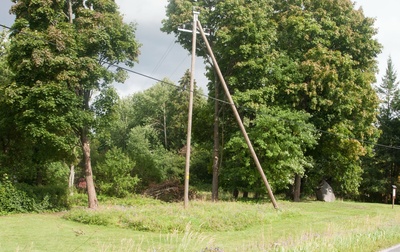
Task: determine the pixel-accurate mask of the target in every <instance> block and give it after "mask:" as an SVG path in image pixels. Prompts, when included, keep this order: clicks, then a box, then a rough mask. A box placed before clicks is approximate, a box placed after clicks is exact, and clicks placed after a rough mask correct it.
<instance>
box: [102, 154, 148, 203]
mask: <svg viewBox="0 0 400 252" xmlns="http://www.w3.org/2000/svg"><path fill="white" fill-rule="evenodd" d="M134 166H135V163H134V162H133V161H131V160H130V158H129V157H127V156H126V155H125V154H124V153H123V152H122V151H121V150H120V149H118V148H115V147H114V148H112V149H111V150H109V151H108V152H107V153H106V154H105V157H104V160H103V161H102V162H99V163H97V165H96V168H95V171H96V181H97V186H98V189H99V193H100V194H105V195H108V196H115V197H126V196H128V195H130V194H132V193H134V192H135V187H136V185H137V184H138V182H139V181H140V179H139V178H138V177H137V176H132V170H133V168H134Z"/></svg>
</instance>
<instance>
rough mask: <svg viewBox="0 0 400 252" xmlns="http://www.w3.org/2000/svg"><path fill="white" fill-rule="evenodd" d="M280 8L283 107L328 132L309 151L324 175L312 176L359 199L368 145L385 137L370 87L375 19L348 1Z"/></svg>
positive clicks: (278, 81)
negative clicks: (362, 160)
mask: <svg viewBox="0 0 400 252" xmlns="http://www.w3.org/2000/svg"><path fill="white" fill-rule="evenodd" d="M274 9H275V12H274V19H275V20H276V22H277V24H278V27H277V38H278V41H279V43H277V44H276V45H277V50H278V51H279V52H280V55H281V56H282V57H281V58H280V60H279V61H278V62H277V63H278V67H277V68H276V70H275V72H274V73H273V76H274V77H273V78H274V79H275V82H276V84H278V85H276V88H277V94H278V97H279V99H277V101H278V102H279V104H283V105H286V106H287V105H289V106H292V107H293V108H295V109H297V110H305V111H307V112H308V113H310V114H312V115H313V116H312V118H311V122H312V123H313V124H314V125H315V127H316V128H318V129H320V130H323V131H324V132H327V133H324V134H323V135H322V136H321V138H320V139H319V142H318V145H319V147H318V148H316V149H315V150H314V151H312V152H310V154H311V155H312V156H313V158H314V160H315V162H316V167H317V169H314V170H313V171H310V172H309V173H308V175H309V176H310V177H312V179H314V180H315V181H318V180H320V179H322V178H324V179H328V180H330V181H331V182H332V185H333V187H334V189H335V191H336V192H338V193H344V194H346V193H347V194H351V193H354V194H357V190H358V186H359V185H360V182H361V174H362V168H361V163H360V158H361V157H362V156H364V155H366V154H368V152H369V151H370V148H369V147H368V146H365V145H363V144H362V141H364V140H368V141H371V142H373V141H375V139H376V136H377V133H378V132H377V129H376V127H375V126H374V123H375V122H376V111H377V106H378V97H377V96H376V94H375V92H374V91H373V89H372V86H371V84H372V83H373V82H374V81H375V79H374V73H375V71H376V56H377V55H378V53H379V52H380V49H381V46H380V45H379V43H378V42H377V41H376V39H375V38H374V36H375V34H376V29H375V28H374V27H373V22H374V20H373V19H371V18H367V17H365V16H364V14H363V12H362V10H355V9H354V4H353V3H352V2H351V1H349V0H340V1H328V0H326V1H325V0H323V1H291V2H287V1H277V2H276V3H275V4H274ZM328 132H329V133H328ZM355 139H358V140H355ZM315 171H318V172H317V173H314V172H315Z"/></svg>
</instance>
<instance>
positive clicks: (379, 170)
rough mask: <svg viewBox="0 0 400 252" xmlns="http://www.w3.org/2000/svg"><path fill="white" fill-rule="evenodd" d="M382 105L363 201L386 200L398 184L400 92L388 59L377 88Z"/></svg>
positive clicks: (399, 162)
mask: <svg viewBox="0 0 400 252" xmlns="http://www.w3.org/2000/svg"><path fill="white" fill-rule="evenodd" d="M377 92H378V95H379V96H380V98H381V99H380V100H381V104H380V107H379V115H378V119H379V121H378V127H379V130H380V132H381V134H380V136H379V139H378V144H380V146H376V147H375V148H374V156H372V157H368V158H366V159H365V160H364V161H365V162H364V163H365V174H364V176H363V177H364V179H363V182H362V192H363V196H365V197H363V199H364V200H368V201H370V200H375V201H380V202H381V201H386V200H388V199H389V198H390V194H391V188H392V185H398V183H399V175H400V159H399V150H398V149H397V146H399V145H400V135H399V133H398V129H399V127H400V117H399V115H400V114H399V112H400V107H399V100H400V89H399V82H398V81H397V72H396V70H395V68H394V65H393V62H392V60H391V58H390V57H389V59H388V61H387V68H386V72H385V75H384V77H383V78H382V82H381V83H380V85H379V86H378V87H377Z"/></svg>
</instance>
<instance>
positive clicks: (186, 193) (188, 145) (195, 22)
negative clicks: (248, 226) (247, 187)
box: [178, 9, 278, 209]
mask: <svg viewBox="0 0 400 252" xmlns="http://www.w3.org/2000/svg"><path fill="white" fill-rule="evenodd" d="M199 14H200V13H199V12H197V11H195V10H194V9H193V27H192V28H193V29H192V30H186V29H178V30H180V31H186V32H192V36H193V37H192V64H191V74H190V90H189V91H190V92H189V115H188V130H187V143H186V163H185V191H184V202H185V203H184V206H185V208H187V207H188V205H189V168H190V152H191V134H192V116H193V93H194V68H195V56H196V34H197V28H199V30H200V34H201V36H202V37H203V40H204V42H205V43H206V46H207V50H208V53H209V54H210V56H211V59H212V61H213V64H214V67H215V70H216V71H217V74H218V77H219V79H220V81H221V84H222V87H223V88H224V91H225V95H226V96H227V98H228V100H229V104H230V106H231V108H232V111H233V113H234V115H235V118H236V121H237V123H238V124H239V127H240V130H241V132H242V134H243V137H244V138H245V141H246V143H247V146H248V147H249V150H250V153H251V156H252V157H253V160H254V162H255V164H256V167H257V170H258V172H259V173H260V175H261V178H262V180H263V182H264V184H265V187H266V188H267V191H268V195H269V197H270V198H271V201H272V204H273V206H274V208H275V209H277V208H278V204H277V203H276V200H275V197H274V194H273V192H272V189H271V186H270V185H269V183H268V180H267V177H266V176H265V174H264V170H263V169H262V167H261V164H260V161H259V160H258V157H257V154H256V152H255V151H254V148H253V145H252V143H251V141H250V138H249V136H248V135H247V132H246V129H245V127H244V125H243V122H242V119H241V118H240V115H239V113H238V111H237V109H236V106H235V103H234V102H233V99H232V96H231V94H230V92H229V89H228V86H227V85H226V82H225V79H224V76H223V75H222V73H221V70H220V68H219V65H218V62H217V60H216V59H215V56H214V53H213V51H212V49H211V46H210V44H209V43H208V40H207V37H206V33H205V32H204V30H203V27H202V26H201V23H200V21H199V20H198V15H199Z"/></svg>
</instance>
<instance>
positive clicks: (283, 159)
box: [221, 107, 318, 192]
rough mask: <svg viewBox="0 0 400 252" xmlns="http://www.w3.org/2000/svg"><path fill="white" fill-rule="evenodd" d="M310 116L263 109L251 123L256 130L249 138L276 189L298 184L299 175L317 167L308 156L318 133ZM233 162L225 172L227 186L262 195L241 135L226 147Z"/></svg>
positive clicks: (274, 108) (273, 108)
mask: <svg viewBox="0 0 400 252" xmlns="http://www.w3.org/2000/svg"><path fill="white" fill-rule="evenodd" d="M309 117H310V116H309V115H307V114H306V113H301V112H297V111H293V110H288V109H287V110H284V109H281V108H279V107H268V108H266V107H263V108H260V111H259V112H258V113H256V116H255V118H254V119H253V120H249V122H248V123H249V124H251V125H252V127H251V128H250V129H249V130H248V134H249V137H250V138H251V139H255V141H254V149H255V151H256V153H257V155H258V158H259V160H260V163H261V165H262V166H263V168H264V172H265V174H266V176H267V177H268V178H273V179H272V180H270V183H271V185H272V187H273V188H274V190H282V189H285V188H287V186H288V185H291V184H293V183H294V176H295V174H299V175H304V174H305V170H306V169H311V168H312V167H313V165H314V164H313V160H312V158H311V157H309V156H307V155H306V152H307V150H309V149H311V148H313V147H314V146H315V145H316V143H317V139H318V134H316V132H315V128H314V127H313V125H312V124H310V123H307V121H308V120H309ZM225 148H226V152H227V155H229V157H230V160H229V161H227V164H226V166H225V167H224V168H223V171H222V175H221V176H222V179H223V181H224V183H225V184H226V186H228V187H229V188H232V189H235V188H237V189H239V190H244V191H252V192H262V191H265V190H262V188H263V187H262V183H261V179H260V176H259V175H258V173H257V171H256V170H255V169H254V165H253V162H252V161H251V157H250V153H249V151H248V147H247V145H246V143H245V141H244V139H243V137H242V136H241V135H239V134H238V135H235V136H233V137H232V138H230V140H229V141H228V143H227V144H226V146H225Z"/></svg>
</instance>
